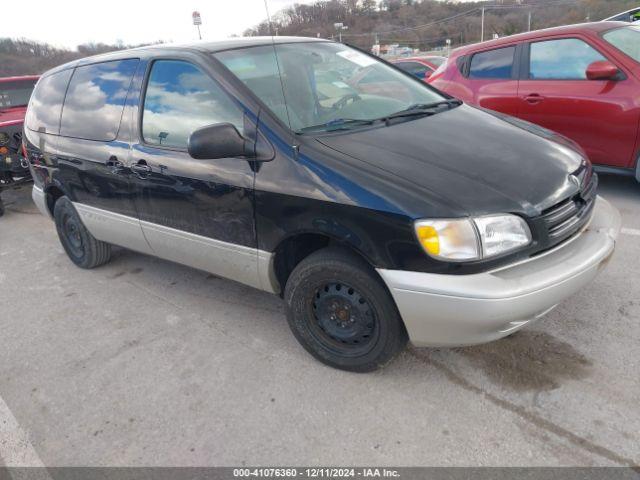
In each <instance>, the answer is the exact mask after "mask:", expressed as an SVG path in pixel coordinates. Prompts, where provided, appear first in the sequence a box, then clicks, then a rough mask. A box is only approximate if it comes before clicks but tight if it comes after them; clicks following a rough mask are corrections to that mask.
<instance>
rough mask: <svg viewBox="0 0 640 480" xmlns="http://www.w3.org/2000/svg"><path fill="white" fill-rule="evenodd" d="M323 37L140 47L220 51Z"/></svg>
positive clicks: (236, 40) (242, 39) (269, 38)
mask: <svg viewBox="0 0 640 480" xmlns="http://www.w3.org/2000/svg"><path fill="white" fill-rule="evenodd" d="M328 41H329V40H325V39H322V38H315V37H237V38H229V39H226V40H218V41H215V42H207V41H199V42H190V43H180V44H171V43H168V44H161V45H148V46H145V47H139V48H140V49H147V48H164V47H167V48H192V49H196V50H204V51H207V52H219V51H221V50H233V49H234V48H245V47H259V46H262V45H271V44H273V43H275V44H282V43H301V42H328Z"/></svg>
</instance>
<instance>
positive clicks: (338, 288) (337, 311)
mask: <svg viewBox="0 0 640 480" xmlns="http://www.w3.org/2000/svg"><path fill="white" fill-rule="evenodd" d="M312 305H313V315H314V318H315V322H312V323H311V325H310V327H311V332H312V333H313V334H314V335H315V336H316V338H317V340H318V341H319V342H322V343H323V344H324V345H325V346H326V347H327V348H328V349H333V350H335V351H336V352H337V353H339V354H342V355H347V356H358V355H362V354H363V353H366V352H367V351H368V350H369V349H370V348H371V346H372V345H373V344H374V343H375V341H376V340H377V335H378V332H379V329H378V328H377V327H378V319H377V315H376V313H375V311H374V310H373V308H372V307H371V305H370V303H369V302H368V301H367V299H366V298H365V297H364V296H363V295H362V294H361V293H360V292H358V291H357V290H356V289H355V288H353V287H351V286H350V285H347V284H345V283H336V282H329V283H327V284H325V285H321V286H320V288H318V290H317V291H316V294H315V295H314V300H313V303H312Z"/></svg>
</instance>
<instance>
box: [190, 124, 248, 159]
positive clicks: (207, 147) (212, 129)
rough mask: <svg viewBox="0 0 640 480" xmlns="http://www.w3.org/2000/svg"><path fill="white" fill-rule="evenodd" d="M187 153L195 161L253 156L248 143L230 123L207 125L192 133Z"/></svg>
mask: <svg viewBox="0 0 640 480" xmlns="http://www.w3.org/2000/svg"><path fill="white" fill-rule="evenodd" d="M188 152H189V155H191V156H192V157H193V158H195V159H197V160H210V159H214V158H228V157H245V158H246V157H253V156H254V152H253V149H252V147H251V145H250V142H249V141H248V140H247V139H245V138H244V137H243V136H242V135H240V132H239V131H238V129H237V128H236V127H235V126H234V125H232V124H231V123H216V124H213V125H207V126H206V127H202V128H200V129H198V130H196V131H195V132H193V133H192V134H191V136H190V137H189V145H188Z"/></svg>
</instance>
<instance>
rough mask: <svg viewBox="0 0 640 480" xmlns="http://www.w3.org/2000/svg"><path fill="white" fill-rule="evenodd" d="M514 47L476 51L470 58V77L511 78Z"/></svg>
mask: <svg viewBox="0 0 640 480" xmlns="http://www.w3.org/2000/svg"><path fill="white" fill-rule="evenodd" d="M515 53H516V47H505V48H498V49H496V50H489V51H488V52H481V53H476V54H475V55H474V56H473V58H471V66H470V68H469V77H471V78H505V79H506V78H511V71H512V70H513V57H514V55H515Z"/></svg>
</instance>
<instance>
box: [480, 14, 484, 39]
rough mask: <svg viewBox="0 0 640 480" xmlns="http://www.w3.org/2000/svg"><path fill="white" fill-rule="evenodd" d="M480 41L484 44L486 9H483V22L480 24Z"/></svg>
mask: <svg viewBox="0 0 640 480" xmlns="http://www.w3.org/2000/svg"><path fill="white" fill-rule="evenodd" d="M480 41H481V42H484V7H482V20H481V22H480Z"/></svg>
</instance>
